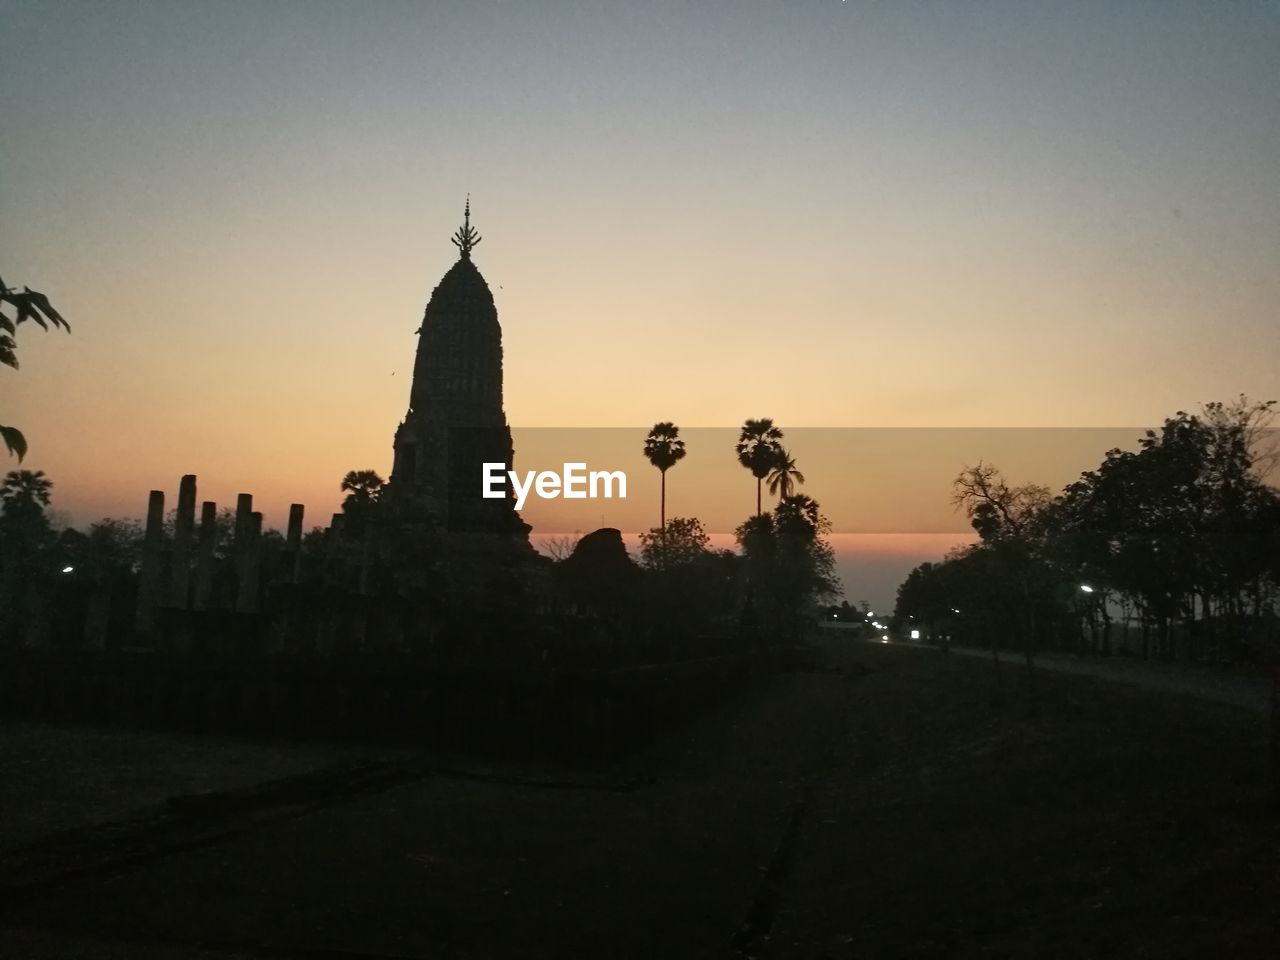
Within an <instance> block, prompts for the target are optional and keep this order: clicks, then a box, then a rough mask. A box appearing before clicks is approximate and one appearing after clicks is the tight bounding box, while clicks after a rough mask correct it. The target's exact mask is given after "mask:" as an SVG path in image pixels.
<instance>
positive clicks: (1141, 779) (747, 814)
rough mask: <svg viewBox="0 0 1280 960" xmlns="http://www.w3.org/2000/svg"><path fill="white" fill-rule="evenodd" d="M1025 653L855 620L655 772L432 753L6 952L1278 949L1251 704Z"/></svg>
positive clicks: (60, 911) (139, 883)
mask: <svg viewBox="0 0 1280 960" xmlns="http://www.w3.org/2000/svg"><path fill="white" fill-rule="evenodd" d="M1006 669H1007V672H1006V685H1007V690H1006V693H1007V696H1006V702H1005V705H1004V706H1002V707H993V706H992V703H991V692H992V684H993V679H992V673H991V666H990V664H989V663H985V662H983V661H981V660H975V659H970V658H960V657H953V658H947V657H944V656H942V655H941V654H939V653H937V652H936V651H932V650H922V649H915V648H904V647H896V646H882V645H880V644H864V643H859V642H848V641H845V642H840V643H833V644H832V645H830V646H829V647H827V648H826V650H825V664H824V667H823V668H820V669H817V670H815V671H813V672H804V673H791V674H784V675H780V676H777V677H774V678H772V679H770V680H769V681H768V682H766V683H765V684H763V685H761V686H759V687H757V688H753V689H751V690H749V691H747V692H745V693H744V694H743V695H742V696H740V697H738V698H737V699H735V700H734V701H732V702H730V703H728V704H726V705H724V706H723V707H722V708H720V709H718V710H716V711H715V712H714V713H711V714H708V715H706V716H704V717H702V718H700V719H698V720H697V721H696V722H694V723H692V724H690V725H689V726H688V727H687V728H686V729H684V730H682V731H681V732H680V733H679V734H678V735H675V736H672V737H670V738H668V739H667V740H665V741H664V742H662V743H660V744H658V745H656V746H655V747H653V748H652V749H650V750H648V751H646V752H645V753H644V754H643V755H641V756H637V757H635V758H632V760H631V761H630V763H629V765H630V766H632V767H634V768H636V769H640V770H643V771H645V772H648V773H651V774H652V776H653V782H652V783H649V784H647V785H645V786H641V787H639V788H637V789H633V790H621V791H608V790H599V789H585V788H584V789H572V788H571V789H546V788H539V787H534V786H528V785H520V784H515V783H503V782H500V780H495V781H476V780H462V779H450V778H444V777H426V778H424V779H422V780H420V781H416V782H412V783H408V784H404V785H400V786H396V787H394V788H392V789H388V790H385V791H383V792H380V793H376V794H373V795H367V796H360V797H357V798H355V799H351V800H348V801H345V802H343V803H338V804H335V805H333V806H331V807H327V808H324V809H319V810H316V811H313V812H309V813H307V814H306V815H305V816H299V817H296V818H293V819H288V820H284V821H281V822H274V823H271V824H268V825H264V826H262V827H261V828H258V829H253V830H249V831H246V832H244V833H242V834H239V835H236V836H233V837H229V838H228V839H226V840H224V841H220V842H218V843H216V844H213V845H209V846H205V847H202V848H200V849H193V850H187V851H182V852H179V853H175V854H173V855H167V856H164V857H159V858H156V859H154V860H152V861H150V862H147V863H145V864H142V865H140V866H135V867H133V868H131V869H129V870H127V871H121V872H119V873H118V874H115V875H107V876H99V877H96V878H93V879H85V880H79V881H76V882H73V883H68V884H67V885H65V886H63V887H62V888H58V889H52V890H49V891H46V892H42V893H40V895H38V896H35V897H29V898H26V899H24V900H22V901H21V902H18V903H15V904H13V905H11V906H10V907H9V909H7V910H6V911H4V912H3V913H0V927H3V928H4V929H0V954H3V955H6V956H23V955H29V956H32V957H37V956H39V957H44V956H61V955H72V954H73V953H74V955H77V956H84V957H99V956H101V957H106V956H116V955H118V954H119V953H120V951H121V950H122V945H127V944H146V945H147V946H146V948H145V949H146V950H147V956H152V955H155V956H167V955H169V953H168V952H167V951H172V955H173V956H180V955H181V956H185V955H186V953H185V952H184V951H185V950H186V949H188V948H195V947H200V946H206V947H214V948H216V949H217V950H218V951H226V952H228V953H235V952H236V951H238V950H241V949H244V950H246V951H252V952H257V953H258V954H259V955H262V954H263V953H265V954H266V955H273V956H307V955H315V954H314V953H313V952H314V951H319V950H322V949H337V950H344V951H351V952H356V953H360V954H361V955H365V956H373V957H378V956H382V957H386V956H398V957H423V958H426V957H431V958H441V957H489V958H501V957H548V958H549V957H606V956H607V957H637V958H638V957H651V958H656V957H663V958H666V957H673V958H674V957H690V958H693V957H726V956H734V955H738V956H742V955H749V956H760V957H764V958H821V957H872V958H878V957H886V958H892V957H939V958H940V957H1019V958H1021V957H1026V958H1030V957H1064V958H1065V957H1072V958H1080V957H1093V956H1117V957H1134V956H1139V957H1141V956H1148V957H1187V958H1190V957H1218V956H1225V957H1268V958H1270V957H1274V956H1276V955H1277V947H1276V944H1277V940H1276V932H1277V920H1278V912H1277V905H1276V897H1277V894H1280V817H1277V816H1276V815H1275V814H1274V813H1273V812H1272V811H1271V810H1270V809H1269V808H1268V807H1267V805H1266V803H1265V798H1266V795H1267V790H1266V768H1265V755H1266V751H1265V736H1264V734H1265V731H1264V730H1263V729H1262V728H1261V725H1260V721H1259V720H1258V718H1257V716H1256V714H1250V713H1248V712H1247V711H1243V710H1240V709H1237V708H1234V707H1229V706H1216V705H1212V704H1206V703H1202V702H1199V701H1195V700H1191V699H1188V698H1184V697H1178V696H1174V695H1170V694H1166V693H1143V692H1140V691H1137V690H1132V689H1128V688H1124V687H1120V686H1115V685H1108V684H1103V683H1100V682H1098V681H1096V680H1092V679H1089V678H1083V677H1074V676H1061V675H1047V674H1045V675H1036V676H1033V677H1030V678H1026V677H1023V676H1022V675H1021V673H1020V671H1019V670H1018V669H1017V668H1016V667H1009V668H1006ZM119 749H124V748H123V747H121V748H119ZM271 749H272V750H276V749H278V748H276V747H273V748H271ZM309 749H311V748H309ZM13 755H14V751H13V750H10V751H9V753H8V754H6V756H9V757H13ZM251 762H253V761H251V760H249V759H246V760H245V763H246V764H249V763H251ZM148 789H149V790H151V791H153V792H154V785H149V786H148ZM62 803H63V805H64V808H65V806H66V805H67V804H69V803H70V801H69V800H67V799H66V798H65V797H64V798H63V800H62ZM63 816H64V818H65V813H64V815H63ZM58 937H67V938H70V939H68V941H67V943H72V942H74V944H75V949H74V951H71V950H70V949H69V948H67V947H66V946H65V945H60V944H59V941H58V939H57V938H58ZM50 938H52V939H50ZM6 945H7V947H6ZM138 949H139V950H140V951H141V950H142V949H143V948H142V947H138ZM95 951H96V952H95ZM126 954H127V951H126ZM224 955H227V954H225V953H224Z"/></svg>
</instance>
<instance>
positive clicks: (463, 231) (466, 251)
mask: <svg viewBox="0 0 1280 960" xmlns="http://www.w3.org/2000/svg"><path fill="white" fill-rule="evenodd" d="M482 239H483V238H482V237H481V236H480V234H478V233H476V232H475V230H473V229H472V228H471V194H469V193H468V194H467V205H466V207H465V208H464V210H463V214H462V227H461V228H460V229H459V230H458V231H457V232H456V233H454V235H453V236H452V237H451V238H450V240H451V242H452V243H453V245H454V246H455V247H457V248H458V250H459V251H460V252H461V253H462V256H463V258H464V259H466V260H470V259H471V248H472V247H474V246H475V245H476V244H477V243H479V242H480V241H481V240H482Z"/></svg>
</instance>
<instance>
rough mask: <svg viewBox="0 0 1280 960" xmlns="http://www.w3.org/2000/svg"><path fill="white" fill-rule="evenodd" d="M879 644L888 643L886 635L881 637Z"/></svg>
mask: <svg viewBox="0 0 1280 960" xmlns="http://www.w3.org/2000/svg"><path fill="white" fill-rule="evenodd" d="M880 642H881V643H888V642H889V635H888V634H887V633H886V634H885V635H884V636H883V637H881V638H880Z"/></svg>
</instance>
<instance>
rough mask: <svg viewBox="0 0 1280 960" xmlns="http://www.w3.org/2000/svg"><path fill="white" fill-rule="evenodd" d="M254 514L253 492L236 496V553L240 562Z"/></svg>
mask: <svg viewBox="0 0 1280 960" xmlns="http://www.w3.org/2000/svg"><path fill="white" fill-rule="evenodd" d="M252 515H253V494H252V493H241V494H238V495H237V496H236V542H235V547H234V553H235V557H236V562H237V563H239V561H240V556H241V553H242V552H243V546H244V543H245V538H246V537H247V536H248V534H249V524H250V523H251V522H252V520H251V519H250V518H251V517H252Z"/></svg>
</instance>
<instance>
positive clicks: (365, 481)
mask: <svg viewBox="0 0 1280 960" xmlns="http://www.w3.org/2000/svg"><path fill="white" fill-rule="evenodd" d="M382 484H383V479H382V478H381V477H380V476H378V474H377V471H374V470H348V471H347V475H346V476H345V477H343V478H342V489H343V490H345V491H346V492H347V498H346V499H345V500H343V501H342V509H343V510H348V508H355V510H357V511H360V510H362V509H363V508H364V507H368V506H370V505H372V504H374V503H377V502H378V496H379V495H380V494H381V493H382Z"/></svg>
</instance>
